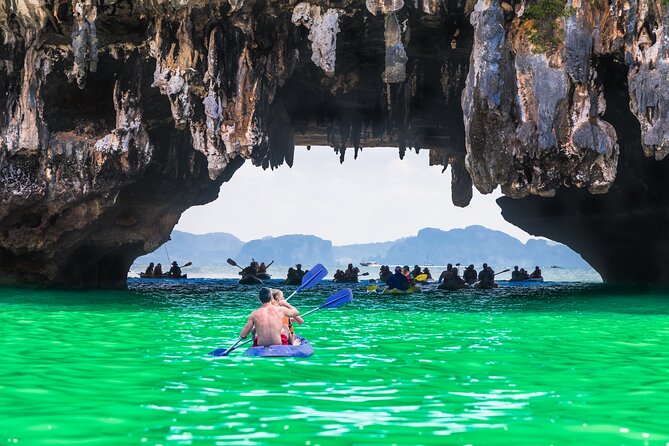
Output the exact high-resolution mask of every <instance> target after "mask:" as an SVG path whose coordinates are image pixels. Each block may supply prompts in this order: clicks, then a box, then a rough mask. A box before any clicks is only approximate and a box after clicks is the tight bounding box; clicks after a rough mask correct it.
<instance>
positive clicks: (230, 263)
mask: <svg viewBox="0 0 669 446" xmlns="http://www.w3.org/2000/svg"><path fill="white" fill-rule="evenodd" d="M226 262H228V265H232V266H236V267H237V268H239V269H244V268H242V267H241V266H239V265H237V262H235V261H234V260H232V259H230V258H228V260H226Z"/></svg>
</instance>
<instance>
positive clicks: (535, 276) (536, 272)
mask: <svg viewBox="0 0 669 446" xmlns="http://www.w3.org/2000/svg"><path fill="white" fill-rule="evenodd" d="M530 278H531V279H542V278H543V276H542V275H541V268H539V266H538V265H537V266H535V267H534V271H532V274H530Z"/></svg>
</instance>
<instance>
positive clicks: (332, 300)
mask: <svg viewBox="0 0 669 446" xmlns="http://www.w3.org/2000/svg"><path fill="white" fill-rule="evenodd" d="M352 299H353V293H352V292H351V289H350V288H344V289H343V290H341V291H337V292H336V293H334V294H333V295H332V296H330V297H328V299H327V300H326V301H325V302H324V303H322V304H321V305H319V306H318V307H316V308H314V309H313V310H309V311H307V312H306V313H304V314H301V315H300V316H302V317H304V316H308V315H310V314H311V313H314V312H316V311H318V310H322V309H323V308H337V307H341V306H342V305H344V304H347V303H348V302H350V301H351V300H352Z"/></svg>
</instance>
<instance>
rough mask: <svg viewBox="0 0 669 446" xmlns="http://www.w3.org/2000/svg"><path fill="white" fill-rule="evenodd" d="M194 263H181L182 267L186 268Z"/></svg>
mask: <svg viewBox="0 0 669 446" xmlns="http://www.w3.org/2000/svg"><path fill="white" fill-rule="evenodd" d="M192 264H193V262H186V263H184V264H183V265H181V267H182V268H185V267H187V266H191V265H192Z"/></svg>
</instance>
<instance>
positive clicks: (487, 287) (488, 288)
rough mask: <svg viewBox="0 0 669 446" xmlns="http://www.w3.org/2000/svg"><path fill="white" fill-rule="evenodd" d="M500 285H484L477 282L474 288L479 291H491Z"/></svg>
mask: <svg viewBox="0 0 669 446" xmlns="http://www.w3.org/2000/svg"><path fill="white" fill-rule="evenodd" d="M498 286H499V285H498V284H497V283H493V284H492V285H482V284H481V282H476V283H475V284H474V288H476V289H477V290H491V289H493V288H497V287H498Z"/></svg>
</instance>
